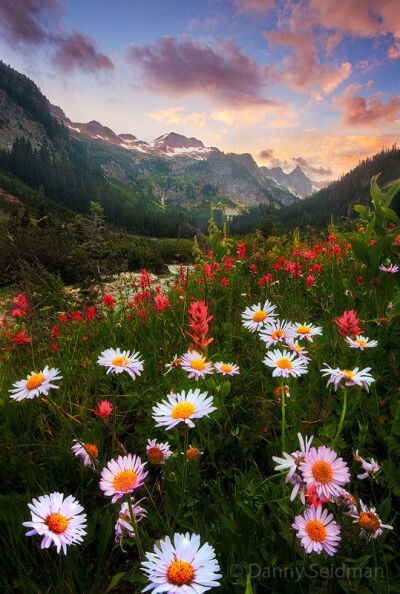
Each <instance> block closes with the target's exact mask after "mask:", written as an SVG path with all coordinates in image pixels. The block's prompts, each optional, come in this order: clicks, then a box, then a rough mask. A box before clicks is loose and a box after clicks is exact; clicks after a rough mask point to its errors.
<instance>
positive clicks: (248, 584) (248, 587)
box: [244, 573, 254, 594]
mask: <svg viewBox="0 0 400 594" xmlns="http://www.w3.org/2000/svg"><path fill="white" fill-rule="evenodd" d="M244 594H254V591H253V588H252V587H251V581H250V574H249V573H248V574H247V577H246V590H245V591H244Z"/></svg>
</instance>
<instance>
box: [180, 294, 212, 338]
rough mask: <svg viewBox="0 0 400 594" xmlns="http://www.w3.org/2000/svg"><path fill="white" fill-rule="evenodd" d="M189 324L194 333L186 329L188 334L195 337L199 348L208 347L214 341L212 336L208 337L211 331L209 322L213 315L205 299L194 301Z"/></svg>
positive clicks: (191, 306)
mask: <svg viewBox="0 0 400 594" xmlns="http://www.w3.org/2000/svg"><path fill="white" fill-rule="evenodd" d="M188 314H189V324H190V326H191V328H192V333H189V332H188V331H187V330H186V334H187V335H188V336H190V338H192V339H193V341H194V344H195V346H196V347H197V348H199V349H206V348H207V346H208V345H209V344H210V342H212V340H213V339H212V338H208V337H207V334H208V331H209V325H208V323H209V322H210V321H211V320H212V318H213V316H209V315H208V307H207V305H206V304H205V302H204V301H195V300H194V301H192V303H191V304H190V307H189V310H188Z"/></svg>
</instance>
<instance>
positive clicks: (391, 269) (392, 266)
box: [379, 264, 399, 274]
mask: <svg viewBox="0 0 400 594" xmlns="http://www.w3.org/2000/svg"><path fill="white" fill-rule="evenodd" d="M379 270H382V272H389V273H391V274H396V272H398V271H399V267H398V266H397V264H389V266H384V265H383V264H381V265H380V266H379Z"/></svg>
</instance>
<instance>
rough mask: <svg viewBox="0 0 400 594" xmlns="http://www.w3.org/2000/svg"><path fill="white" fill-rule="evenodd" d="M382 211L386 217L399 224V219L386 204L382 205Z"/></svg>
mask: <svg viewBox="0 0 400 594" xmlns="http://www.w3.org/2000/svg"><path fill="white" fill-rule="evenodd" d="M382 212H383V214H384V215H385V216H386V217H387V218H388V219H391V220H392V221H394V222H395V223H397V224H400V219H399V217H398V216H397V214H396V213H395V211H394V210H393V209H391V208H388V207H387V206H383V207H382Z"/></svg>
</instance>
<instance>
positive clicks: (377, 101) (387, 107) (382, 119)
mask: <svg viewBox="0 0 400 594" xmlns="http://www.w3.org/2000/svg"><path fill="white" fill-rule="evenodd" d="M360 90H361V86H360V85H356V84H354V85H350V86H349V87H348V88H347V89H346V91H345V92H344V93H343V94H342V96H341V97H338V98H337V99H336V101H335V106H336V107H337V108H338V109H341V110H342V122H343V124H344V125H345V126H371V125H377V124H387V123H389V122H393V121H394V120H396V119H397V118H398V117H399V116H400V97H392V98H391V99H389V100H388V101H387V102H386V103H384V102H383V101H382V99H381V97H380V96H379V94H375V95H373V96H372V97H371V98H370V99H369V101H367V100H366V99H365V98H364V97H362V96H361V95H360V94H359V93H360Z"/></svg>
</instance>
